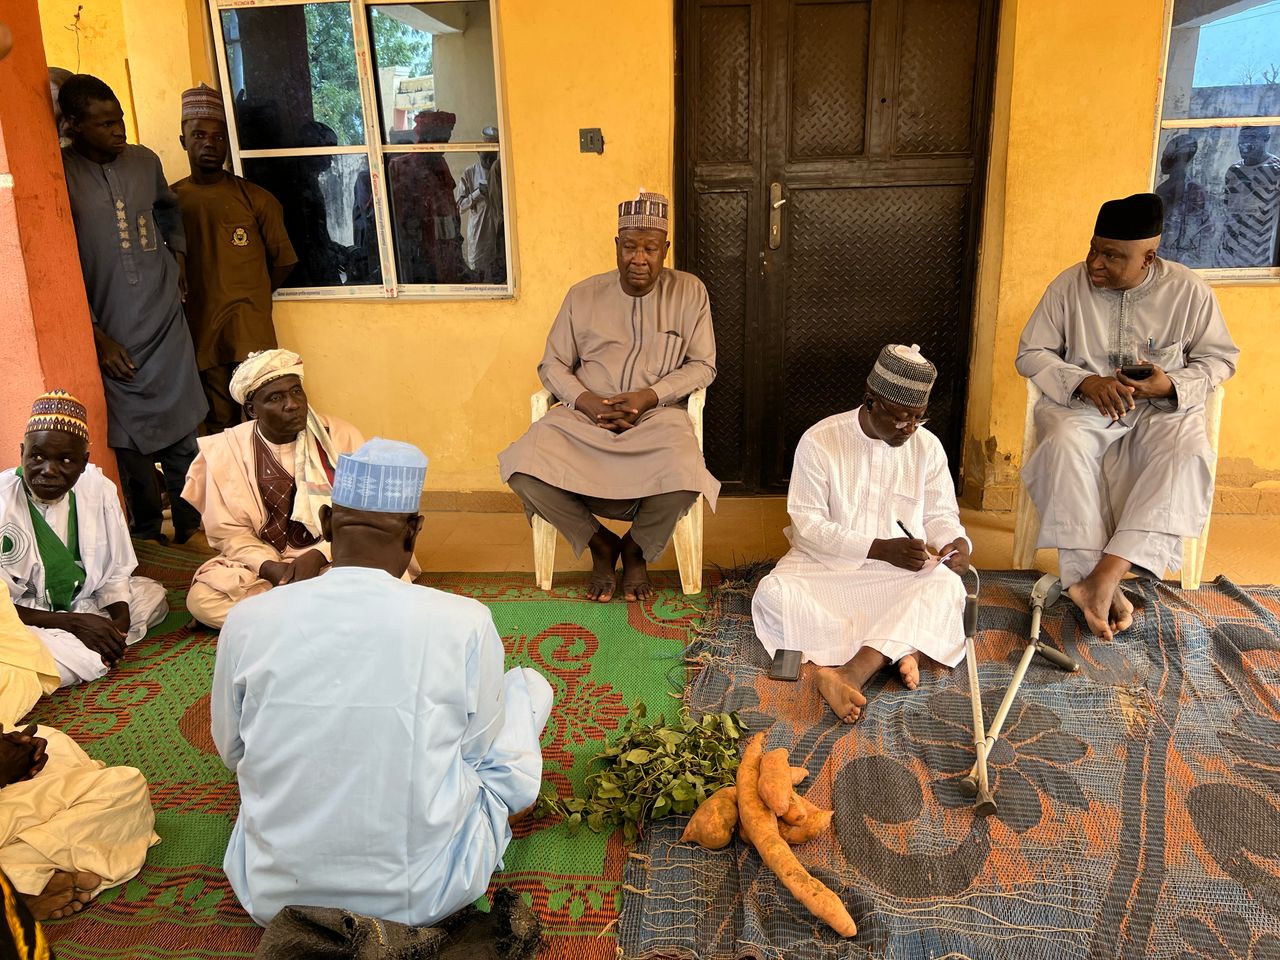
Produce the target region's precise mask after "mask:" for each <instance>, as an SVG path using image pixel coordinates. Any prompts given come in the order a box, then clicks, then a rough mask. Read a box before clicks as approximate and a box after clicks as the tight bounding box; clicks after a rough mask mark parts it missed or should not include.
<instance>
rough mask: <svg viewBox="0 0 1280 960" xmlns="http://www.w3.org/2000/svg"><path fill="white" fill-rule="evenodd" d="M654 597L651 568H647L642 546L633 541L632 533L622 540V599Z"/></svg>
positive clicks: (628, 533) (628, 532)
mask: <svg viewBox="0 0 1280 960" xmlns="http://www.w3.org/2000/svg"><path fill="white" fill-rule="evenodd" d="M652 596H653V584H651V583H650V582H649V568H648V567H647V566H645V562H644V552H643V551H642V550H641V549H640V544H638V543H636V542H635V541H634V540H632V539H631V532H630V531H627V535H626V536H625V537H623V538H622V599H623V600H648V599H649V598H650V597H652Z"/></svg>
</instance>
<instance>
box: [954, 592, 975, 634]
mask: <svg viewBox="0 0 1280 960" xmlns="http://www.w3.org/2000/svg"><path fill="white" fill-rule="evenodd" d="M953 609H954V608H953ZM964 635H965V636H966V637H976V636H977V635H978V597H977V595H976V594H973V593H968V594H965V598H964Z"/></svg>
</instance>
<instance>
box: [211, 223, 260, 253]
mask: <svg viewBox="0 0 1280 960" xmlns="http://www.w3.org/2000/svg"><path fill="white" fill-rule="evenodd" d="M217 242H218V249H217V251H216V252H215V256H216V257H217V258H218V259H219V260H222V261H224V262H228V263H253V262H255V261H260V260H262V258H263V249H262V236H261V235H260V234H259V233H258V225H257V224H256V223H254V222H253V221H252V220H235V219H233V220H223V221H220V222H219V223H218V241H217Z"/></svg>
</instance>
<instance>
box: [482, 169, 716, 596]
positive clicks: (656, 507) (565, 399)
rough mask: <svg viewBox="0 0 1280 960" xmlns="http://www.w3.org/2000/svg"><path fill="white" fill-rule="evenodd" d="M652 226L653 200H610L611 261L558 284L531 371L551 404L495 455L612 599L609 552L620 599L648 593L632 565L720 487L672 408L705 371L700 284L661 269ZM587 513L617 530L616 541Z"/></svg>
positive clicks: (681, 405)
mask: <svg viewBox="0 0 1280 960" xmlns="http://www.w3.org/2000/svg"><path fill="white" fill-rule="evenodd" d="M666 224H667V202H666V199H665V198H664V197H661V196H660V195H658V194H646V193H642V194H641V195H640V198H639V199H637V200H634V201H627V202H626V203H623V204H622V205H621V209H620V216H619V230H618V238H617V240H616V245H617V253H618V269H617V270H616V271H610V272H609V273H604V274H600V275H598V276H595V277H591V278H589V279H587V280H584V281H582V282H581V283H578V284H576V285H575V286H574V287H573V288H572V289H570V291H569V293H568V295H567V296H566V297H565V300H564V304H563V306H561V308H560V313H559V315H558V316H557V317H556V320H555V323H554V324H553V325H552V328H551V332H550V334H549V335H548V337H547V347H546V352H545V353H544V354H543V357H542V362H541V363H540V364H539V365H538V377H539V378H540V379H541V380H542V383H543V385H544V386H545V387H546V388H547V389H548V390H549V391H550V392H551V393H552V394H554V396H555V397H556V398H557V399H558V400H559V401H560V404H559V405H558V406H555V407H553V408H552V409H551V410H549V411H548V412H547V414H546V416H544V417H543V418H542V419H541V420H539V421H538V422H537V423H535V424H533V426H531V427H530V428H529V431H528V432H527V433H526V434H525V435H524V436H523V437H521V438H520V439H519V440H517V441H516V442H515V443H513V444H512V445H511V446H509V447H508V448H507V449H506V450H504V451H503V452H502V454H501V455H500V456H499V458H498V462H499V464H500V466H501V468H502V479H503V481H505V482H506V483H508V484H510V485H511V488H512V489H513V490H514V491H515V492H516V493H517V494H518V495H519V496H520V498H521V500H523V501H524V505H525V512H526V514H527V515H528V516H529V517H530V518H531V519H532V517H533V515H534V514H535V513H536V514H538V515H539V516H541V517H542V518H543V519H545V520H547V521H548V522H550V523H551V524H553V525H554V526H555V527H556V529H558V530H559V531H560V532H561V533H562V534H563V535H564V537H565V539H566V540H568V541H569V544H570V545H571V546H572V547H573V550H574V552H575V553H576V554H581V553H582V550H583V548H584V547H589V548H590V549H591V553H592V558H593V561H594V568H593V571H592V575H591V581H590V583H589V585H588V591H587V594H588V596H589V597H590V598H591V599H593V600H608V599H610V598H611V597H612V595H613V592H614V568H615V566H616V565H617V562H618V558H619V556H621V558H622V590H623V594H624V596H625V597H626V598H627V599H628V600H636V599H643V598H645V597H648V596H650V595H651V594H652V587H651V586H650V584H649V581H648V575H647V572H646V564H647V563H651V562H653V561H654V560H656V559H657V558H658V557H659V556H660V555H661V553H662V551H663V550H664V549H666V546H667V543H668V541H669V540H670V538H671V533H672V531H673V530H674V529H675V525H676V522H677V521H678V520H679V519H680V517H682V516H683V515H684V514H685V513H687V512H688V511H689V508H690V507H691V506H692V505H693V503H694V502H695V501H696V500H697V498H698V495H699V494H702V495H703V496H705V497H706V498H707V501H708V503H709V504H710V505H711V508H712V509H713V510H714V509H715V503H716V496H717V494H718V493H719V491H720V484H719V482H718V481H717V480H716V479H715V478H714V477H713V476H711V474H710V473H709V472H708V471H707V468H706V465H705V464H704V462H703V459H702V452H701V450H699V448H698V442H697V439H696V437H695V436H694V433H693V428H692V425H691V424H690V421H689V417H688V414H687V412H686V409H685V401H686V400H687V398H688V396H689V394H691V393H693V392H694V391H695V390H698V389H700V388H702V387H706V386H708V385H709V384H710V383H711V381H712V380H714V379H715V373H716V370H715V333H714V331H713V330H712V328H711V309H710V304H709V301H708V298H707V291H706V288H705V287H704V286H703V285H702V282H701V281H700V280H698V279H697V278H696V277H694V276H692V275H691V274H687V273H681V272H680V271H678V270H669V269H665V268H664V267H663V266H662V263H663V260H664V258H665V257H666V252H667V249H668V247H669V246H670V244H668V242H667V239H666V236H667V235H666ZM596 516H603V517H607V518H612V519H620V520H622V519H625V520H630V521H631V529H630V530H629V531H628V533H627V534H626V536H624V537H622V538H621V539H619V538H618V537H617V536H616V535H614V534H613V533H612V532H610V531H609V530H608V529H607V528H605V527H602V526H601V525H600V523H599V522H598V521H597V520H596V519H595V518H596Z"/></svg>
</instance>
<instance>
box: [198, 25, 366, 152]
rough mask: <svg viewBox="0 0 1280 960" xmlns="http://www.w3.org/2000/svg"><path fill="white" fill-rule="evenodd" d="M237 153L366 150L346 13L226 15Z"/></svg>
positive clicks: (349, 28) (358, 89)
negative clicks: (361, 147)
mask: <svg viewBox="0 0 1280 960" xmlns="http://www.w3.org/2000/svg"><path fill="white" fill-rule="evenodd" d="M221 17H222V36H223V40H224V42H225V44H226V51H227V69H228V73H229V74H230V79H231V91H232V96H233V99H234V109H235V121H236V133H237V135H238V137H239V140H240V149H241V150H272V149H283V148H288V147H314V146H322V145H325V144H329V145H340V146H353V145H358V144H362V143H364V112H363V110H362V109H361V106H360V84H359V82H358V80H357V79H356V57H355V40H354V37H353V35H352V30H351V7H350V6H349V5H348V4H345V3H307V4H297V5H288V6H272V7H257V8H253V9H243V8H242V9H238V10H223V11H222V14H221Z"/></svg>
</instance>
